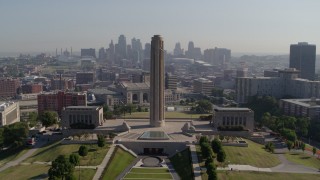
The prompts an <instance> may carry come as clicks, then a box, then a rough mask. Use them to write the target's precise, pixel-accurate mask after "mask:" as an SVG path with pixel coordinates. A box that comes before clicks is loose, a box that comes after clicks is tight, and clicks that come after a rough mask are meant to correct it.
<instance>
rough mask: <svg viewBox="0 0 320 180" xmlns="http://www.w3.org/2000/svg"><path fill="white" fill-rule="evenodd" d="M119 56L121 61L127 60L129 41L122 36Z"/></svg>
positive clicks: (119, 41) (119, 42) (119, 44)
mask: <svg viewBox="0 0 320 180" xmlns="http://www.w3.org/2000/svg"><path fill="white" fill-rule="evenodd" d="M117 50H118V52H117V53H118V55H120V57H121V59H125V58H127V41H126V37H125V36H124V35H120V36H119V39H118V49H117Z"/></svg>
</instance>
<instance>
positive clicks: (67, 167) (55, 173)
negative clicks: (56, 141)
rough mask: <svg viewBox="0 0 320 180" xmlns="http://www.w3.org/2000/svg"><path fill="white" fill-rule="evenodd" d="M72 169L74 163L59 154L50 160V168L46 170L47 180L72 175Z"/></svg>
mask: <svg viewBox="0 0 320 180" xmlns="http://www.w3.org/2000/svg"><path fill="white" fill-rule="evenodd" d="M73 171H74V165H73V164H71V163H70V162H69V161H68V160H67V158H66V157H65V156H64V155H59V156H58V157H57V158H56V159H55V160H54V161H52V165H51V168H50V169H49V170H48V175H49V180H54V179H60V178H61V179H64V178H66V179H67V178H68V177H72V176H73V175H72V173H73ZM68 179H69V178H68Z"/></svg>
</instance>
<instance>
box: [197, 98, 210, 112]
mask: <svg viewBox="0 0 320 180" xmlns="http://www.w3.org/2000/svg"><path fill="white" fill-rule="evenodd" d="M194 109H195V111H196V113H199V114H201V113H209V112H211V111H212V104H211V102H210V101H208V100H200V101H198V102H197V103H196V106H195V108H194Z"/></svg>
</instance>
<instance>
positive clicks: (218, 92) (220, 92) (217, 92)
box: [211, 88, 223, 97]
mask: <svg viewBox="0 0 320 180" xmlns="http://www.w3.org/2000/svg"><path fill="white" fill-rule="evenodd" d="M211 94H212V96H215V97H222V96H223V89H220V88H213V89H212V91H211Z"/></svg>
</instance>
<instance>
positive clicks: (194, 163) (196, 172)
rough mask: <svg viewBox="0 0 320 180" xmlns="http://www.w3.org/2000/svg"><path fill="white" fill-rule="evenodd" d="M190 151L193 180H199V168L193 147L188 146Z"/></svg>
mask: <svg viewBox="0 0 320 180" xmlns="http://www.w3.org/2000/svg"><path fill="white" fill-rule="evenodd" d="M189 147H190V151H191V159H192V166H193V174H194V179H195V180H201V168H200V165H199V160H198V155H197V151H196V146H195V145H189Z"/></svg>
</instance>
